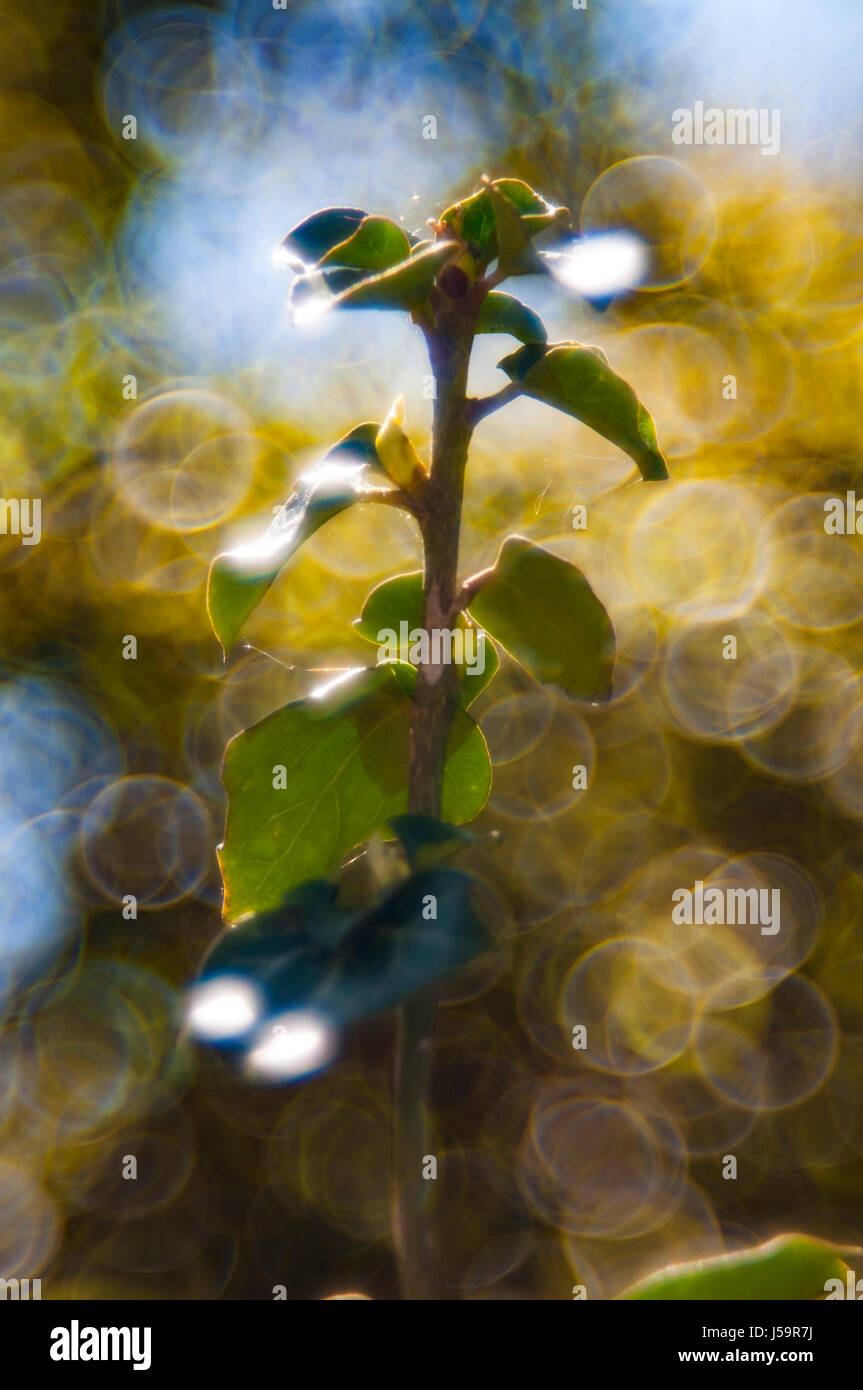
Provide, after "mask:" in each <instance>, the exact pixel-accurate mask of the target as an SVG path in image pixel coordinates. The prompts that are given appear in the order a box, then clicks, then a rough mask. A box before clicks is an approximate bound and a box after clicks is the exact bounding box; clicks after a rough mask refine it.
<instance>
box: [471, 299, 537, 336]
mask: <svg viewBox="0 0 863 1390" xmlns="http://www.w3.org/2000/svg"><path fill="white" fill-rule="evenodd" d="M476 331H477V333H511V334H512V336H513V338H518V339H519V341H520V342H522V343H544V342H546V340H547V338H548V334H547V333H546V331H545V324H544V323H543V321H542V319H541V318H540V317H539V314H535V313H534V311H533V309H529V308H528V307H527V305H526V304H522V302H521V300H520V299H514V298H513V296H512V295H511V294H502V293H501V292H500V291H499V290H491V291H490V292H489V293H488V294H487V295H486V297H485V299H484V300H483V302H482V307H481V308H480V311H479V318H478V319H477V324H476Z"/></svg>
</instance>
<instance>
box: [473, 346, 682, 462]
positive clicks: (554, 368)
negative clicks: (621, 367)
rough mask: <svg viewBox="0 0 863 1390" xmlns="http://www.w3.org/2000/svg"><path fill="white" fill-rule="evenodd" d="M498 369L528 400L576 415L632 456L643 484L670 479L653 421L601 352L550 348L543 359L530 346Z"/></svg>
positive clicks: (504, 360) (572, 348) (506, 358)
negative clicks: (504, 373)
mask: <svg viewBox="0 0 863 1390" xmlns="http://www.w3.org/2000/svg"><path fill="white" fill-rule="evenodd" d="M498 366H499V367H501V368H502V369H503V371H505V372H506V374H507V376H508V377H509V378H510V379H511V380H512V381H517V382H519V383H520V384H521V388H522V390H523V391H524V393H525V395H528V396H533V397H534V399H536V400H538V401H543V402H544V403H545V404H546V405H552V406H554V407H555V408H556V409H557V410H562V411H563V412H564V413H565V414H566V415H573V416H574V417H575V419H576V420H581V421H583V423H584V424H585V425H589V426H590V428H591V429H592V430H596V432H597V434H601V435H602V436H603V438H605V439H609V440H610V441H611V443H612V444H616V445H617V447H618V448H619V449H622V450H623V452H624V453H625V454H629V456H630V458H631V459H634V460H635V462H636V463H637V464H638V467H639V470H640V472H641V476H642V477H643V478H645V479H650V480H658V479H662V478H667V477H668V468H667V466H666V463H665V459H664V458H663V456H662V454H661V452H660V450H659V445H658V444H657V441H656V427H655V425H654V423H653V421H652V419H651V418H650V416H649V414H648V413H647V411H646V410H645V408H644V406H643V405H642V404H641V402H640V401H639V399H638V397H637V396H636V394H635V392H634V391H633V389H632V387H631V386H630V385H629V384H628V383H627V382H625V381H624V380H623V378H622V377H619V376H618V375H617V373H616V372H613V371H612V369H611V367H610V366H609V365H608V360H607V358H606V357H605V354H604V353H603V352H601V351H600V349H599V348H594V347H582V346H581V345H580V344H578V343H551V344H550V345H549V346H548V348H547V349H546V350H545V352H543V353H542V354H539V352H538V350H537V348H536V345H534V344H531V345H529V346H528V347H524V348H519V350H518V351H517V352H514V353H511V354H510V356H509V357H504V358H503V359H502V361H500V362H499V363H498Z"/></svg>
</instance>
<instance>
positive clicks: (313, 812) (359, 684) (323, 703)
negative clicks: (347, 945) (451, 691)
mask: <svg viewBox="0 0 863 1390" xmlns="http://www.w3.org/2000/svg"><path fill="white" fill-rule="evenodd" d="M411 708H412V706H411V701H410V699H409V697H408V694H407V692H406V691H405V689H404V686H403V684H402V682H401V681H400V679H399V677H398V674H397V673H396V671H395V670H394V669H393V667H392V666H389V665H383V666H378V667H375V668H373V669H371V670H363V671H359V672H354V673H351V674H350V677H349V678H348V679H347V680H342V681H339V682H338V683H334V684H333V685H331V686H329V687H326V688H324V690H322V691H319V692H317V693H316V694H314V695H312V696H310V697H308V698H306V699H303V700H296V701H293V702H292V703H291V704H289V705H285V707H284V708H283V709H280V710H277V711H276V712H275V713H274V714H271V715H268V716H267V718H266V719H263V720H261V722H260V723H258V724H255V725H253V726H252V728H250V729H247V730H245V732H244V733H241V734H238V735H237V737H236V738H234V739H232V740H231V742H230V743H229V744H228V749H227V752H226V754H225V765H224V772H223V776H224V782H225V787H226V790H227V793H228V819H227V828H226V832H225V842H224V845H223V846H222V848H221V853H220V860H221V866H222V877H223V878H224V881H225V915H226V917H227V919H228V920H229V921H234V920H236V918H237V917H239V916H241V915H242V914H243V913H246V912H262V911H265V910H266V909H268V908H271V907H276V906H277V905H278V904H279V903H280V902H281V900H282V898H283V897H284V894H285V893H286V892H287V891H288V890H289V889H290V888H292V887H293V886H294V885H295V884H297V883H301V882H302V881H303V880H304V879H307V878H315V877H318V876H320V875H322V874H328V873H331V872H332V871H333V869H335V868H336V866H337V865H338V864H339V862H340V861H341V859H342V858H343V856H344V855H345V854H346V853H347V852H348V851H349V850H351V849H353V848H354V846H355V845H358V844H360V843H361V842H362V841H364V840H366V839H368V838H369V836H370V835H372V834H373V833H374V832H375V831H376V830H386V827H387V826H388V823H389V821H390V820H391V819H392V817H393V816H396V815H399V814H401V813H402V812H404V811H406V810H407V782H408V733H409V725H410V713H411ZM280 768H284V769H285V772H284V774H282V773H281V772H280V771H278V769H280ZM274 769H276V771H274ZM282 781H284V783H285V785H284V787H282V786H281V785H280V783H281V782H282ZM490 782H491V767H490V764H489V758H488V750H487V749H486V746H485V740H484V739H483V737H482V734H481V733H480V731H479V729H478V728H477V727H476V725H475V724H474V722H473V720H472V719H471V718H470V716H469V715H468V714H466V713H465V711H464V710H461V709H459V710H457V712H456V716H455V720H454V723H453V728H452V732H451V735H450V740H449V745H448V752H447V758H446V764H445V768H444V780H443V806H442V814H443V816H444V818H445V819H446V820H451V821H454V822H455V823H459V822H461V821H467V820H472V819H473V817H474V816H476V815H478V814H479V812H480V811H481V810H482V807H483V806H484V804H485V801H486V798H487V797H488V792H489V787H490ZM274 783H275V785H274Z"/></svg>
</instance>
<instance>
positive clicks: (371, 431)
mask: <svg viewBox="0 0 863 1390" xmlns="http://www.w3.org/2000/svg"><path fill="white" fill-rule="evenodd" d="M378 429H379V426H378V425H375V424H363V425H358V426H357V427H356V429H354V430H351V431H350V432H349V433H348V434H346V435H345V437H344V438H343V439H340V440H339V441H338V443H337V444H335V445H333V448H332V449H331V450H330V451H329V453H328V454H326V455H325V457H324V458H323V459H322V460H321V462H320V463H319V464H317V466H316V467H315V468H313V469H312V470H311V471H310V472H309V473H306V474H305V475H304V476H303V477H302V478H299V479H298V480H297V484H296V487H295V489H294V492H293V493H292V494H291V496H290V497H289V498H288V500H287V502H286V503H285V505H284V506H283V507H282V508H281V510H280V511H279V512H278V513H277V514H276V516H275V517H274V518H273V520H272V521H271V522H270V525H269V526H268V527H267V529H266V531H264V533H263V535H262V536H260V537H259V538H258V539H257V540H255V541H251V542H248V543H246V544H245V545H240V546H236V547H235V548H234V549H233V550H227V551H225V552H224V553H223V554H221V555H217V556H216V558H215V559H214V560H213V562H212V564H211V565H210V574H209V578H208V581H207V612H208V614H209V617H210V622H211V623H212V625H213V631H214V632H215V634H216V636H217V637H218V639H219V641H220V642H221V644H222V647H223V648H224V650H225V652H228V651H229V650H230V648H231V647H232V646H233V645H234V643H235V642H236V640H237V638H238V637H239V635H240V633H241V631H242V629H243V624H244V623H245V621H246V619H247V618H248V617H249V616H250V614H251V613H253V612H254V611H255V609H256V608H257V606H258V604H259V603H260V601H261V599H262V598H263V597H264V595H265V593H266V592H267V590H268V589H269V587H270V585H271V584H272V582H273V580H274V579H275V578H276V575H277V574H278V573H279V570H280V569H281V568H282V566H283V565H284V564H285V563H286V562H287V561H288V560H289V559H290V558H291V556H292V555H293V554H294V552H295V551H296V550H298V549H299V547H300V546H301V545H302V543H303V541H305V540H307V539H308V538H309V536H311V535H313V534H314V532H315V531H317V530H318V528H319V527H320V526H323V525H324V523H325V522H326V521H329V520H330V519H331V518H332V517H334V516H337V515H338V513H339V512H341V511H344V510H345V508H346V507H349V506H350V505H351V504H352V503H353V502H356V501H358V500H361V499H362V496H363V493H364V492H366V491H368V490H369V484H368V483H367V482H366V479H365V474H366V469H367V467H368V464H369V463H370V462H371V461H372V460H373V459H374V460H375V461H376V459H377V455H376V454H375V452H374V438H375V434H376V433H377V430H378Z"/></svg>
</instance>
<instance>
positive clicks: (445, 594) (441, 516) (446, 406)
mask: <svg viewBox="0 0 863 1390" xmlns="http://www.w3.org/2000/svg"><path fill="white" fill-rule="evenodd" d="M474 309H475V306H473V305H471V304H469V303H468V304H464V305H458V306H455V307H454V309H453V312H452V313H447V312H446V306H444V307H443V309H442V310H441V312H440V313H439V314H438V318H437V327H436V328H435V330H434V331H431V330H428V331H426V340H427V342H428V346H429V355H430V357H431V363H432V370H433V372H434V380H435V388H436V395H435V403H434V414H433V424H432V449H431V466H430V469H429V478H428V483H427V485H426V488H425V491H424V495H423V507H422V514H421V515H420V516H419V518H418V519H419V524H420V530H421V533H422V539H423V551H424V571H423V588H424V623H425V628H426V631H427V632H431V631H433V630H434V629H435V628H443V627H447V626H449V624H450V622H451V620H452V616H453V614H454V612H455V609H454V603H455V599H456V595H457V593H458V551H459V531H460V528H461V508H462V497H463V492H464V473H465V465H466V463H467V454H468V446H469V444H470V436H471V431H472V422H471V418H470V410H469V407H468V402H467V395H466V390H467V372H468V362H469V359H470V349H471V343H472V340H473V319H474V317H475V312H474ZM457 701H458V672H457V669H456V667H455V666H454V665H452V664H448V665H447V664H443V663H441V664H440V665H433V664H426V665H422V666H420V667H419V670H418V672H417V683H416V690H415V693H414V700H413V708H412V711H411V730H410V772H409V793H408V809H409V810H410V811H412V812H414V813H416V814H418V815H425V816H440V814H441V797H442V788H443V771H444V760H445V756H446V748H447V741H448V738H449V732H450V728H451V727H452V721H453V718H454V716H455V711H456V706H457ZM436 1009H437V993H436V991H435V990H434V989H426V990H423V991H421V992H420V993H418V994H415V995H414V996H413V997H412V998H410V999H408V1000H406V1001H405V1003H404V1004H402V1006H401V1008H400V1010H399V1020H398V1039H397V1044H396V1062H395V1077H394V1082H395V1085H394V1091H395V1094H394V1130H393V1233H394V1237H395V1244H396V1259H397V1263H398V1270H399V1278H400V1282H401V1287H402V1293H403V1296H404V1298H406V1299H433V1298H434V1297H435V1296H436V1290H437V1287H438V1285H437V1279H436V1272H435V1257H434V1252H433V1250H432V1247H431V1242H430V1240H429V1235H428V1231H427V1229H426V1223H425V1220H424V1197H425V1192H426V1191H427V1189H426V1184H425V1181H424V1179H423V1176H422V1168H423V1158H424V1156H425V1155H426V1153H427V1151H428V1137H427V1136H428V1128H427V1119H426V1093H427V1089H428V1081H429V1075H430V1071H431V1054H432V1046H433V1038H434V1021H435V1014H436Z"/></svg>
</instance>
